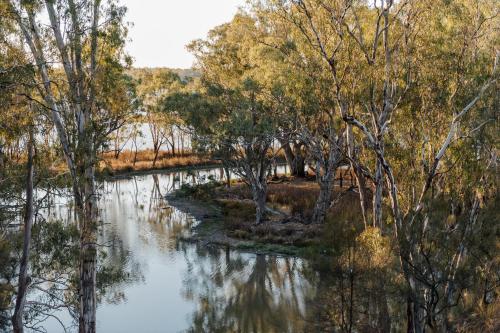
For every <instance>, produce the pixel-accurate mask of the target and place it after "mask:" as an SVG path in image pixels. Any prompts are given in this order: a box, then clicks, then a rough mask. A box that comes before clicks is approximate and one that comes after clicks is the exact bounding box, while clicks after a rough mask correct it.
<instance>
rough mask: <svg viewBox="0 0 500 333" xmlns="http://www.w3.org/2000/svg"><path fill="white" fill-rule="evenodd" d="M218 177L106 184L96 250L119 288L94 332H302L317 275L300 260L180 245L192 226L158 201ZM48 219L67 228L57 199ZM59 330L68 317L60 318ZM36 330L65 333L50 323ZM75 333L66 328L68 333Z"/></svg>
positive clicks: (107, 297) (165, 176) (204, 174)
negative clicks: (120, 276) (117, 275)
mask: <svg viewBox="0 0 500 333" xmlns="http://www.w3.org/2000/svg"><path fill="white" fill-rule="evenodd" d="M220 176H221V172H220V170H216V169H214V170H201V171H194V172H190V173H188V172H172V173H160V174H153V175H141V176H134V177H131V178H127V179H121V180H115V181H110V182H105V183H104V184H103V185H102V186H103V188H102V193H103V195H102V197H101V199H100V208H101V216H102V221H103V223H104V225H103V227H102V229H101V231H100V236H99V238H100V239H99V242H100V243H101V244H104V245H106V252H107V254H108V256H107V257H106V259H105V263H106V264H107V265H110V266H112V267H113V266H114V267H120V268H123V269H124V270H125V272H126V274H127V279H126V282H120V283H117V284H115V285H113V286H112V287H110V288H107V289H106V292H105V293H104V294H103V295H102V296H101V297H100V300H99V302H100V303H99V306H98V310H97V318H98V324H97V326H98V331H99V332H106V333H108V332H121V333H125V332H302V331H304V330H305V329H306V327H307V326H308V318H310V316H311V315H310V314H309V313H308V311H309V310H308V309H309V307H308V306H307V305H308V303H309V302H311V301H312V300H314V299H315V297H316V293H317V287H316V285H317V281H318V274H317V273H315V272H314V271H312V270H311V269H310V268H309V267H308V264H307V262H306V261H305V260H302V259H299V258H292V257H279V256H270V255H256V254H251V253H242V252H238V251H227V250H226V249H221V248H215V247H209V246H202V245H198V244H191V243H187V242H182V241H178V240H177V239H178V236H179V235H181V234H186V233H189V230H190V227H191V226H193V224H195V223H197V221H196V220H195V219H194V218H193V217H192V216H191V215H189V214H187V213H184V212H181V211H179V210H178V209H176V208H175V207H171V206H170V205H169V203H168V201H167V200H166V199H165V195H166V194H168V193H169V192H171V191H173V190H175V189H177V188H179V187H180V186H181V185H182V184H184V183H199V182H206V181H208V180H209V179H218V178H219V177H220ZM48 214H49V216H50V218H53V219H60V220H63V221H71V220H72V217H71V213H70V210H69V209H68V206H67V205H66V204H65V200H64V199H60V200H56V203H55V205H54V206H53V207H52V208H51V210H50V213H48ZM58 317H59V318H60V319H61V321H62V322H63V323H64V324H65V325H68V326H70V325H71V317H70V316H69V315H68V314H66V313H62V312H61V313H59V314H58ZM43 326H44V327H45V329H46V330H47V331H48V332H51V333H52V332H64V330H63V328H62V327H61V325H60V324H59V323H58V322H57V321H56V320H54V319H48V320H47V321H46V322H45V323H44V324H43ZM75 330H76V327H75V326H72V327H70V331H75Z"/></svg>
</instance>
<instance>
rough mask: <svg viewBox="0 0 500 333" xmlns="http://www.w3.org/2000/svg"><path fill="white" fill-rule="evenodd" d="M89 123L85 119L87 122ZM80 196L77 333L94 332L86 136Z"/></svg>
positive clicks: (93, 234) (90, 159) (93, 215)
mask: <svg viewBox="0 0 500 333" xmlns="http://www.w3.org/2000/svg"><path fill="white" fill-rule="evenodd" d="M88 117H90V115H88ZM87 120H89V118H87ZM83 150H84V156H85V159H84V160H83V161H82V163H83V164H84V168H85V169H84V170H85V171H84V177H83V181H84V183H83V193H84V198H85V206H84V210H83V214H81V216H82V215H83V216H82V217H83V223H82V226H81V231H80V290H79V301H80V318H79V332H80V333H95V331H96V306H97V304H96V303H97V301H96V270H97V197H96V192H95V191H96V188H95V166H94V156H93V151H94V149H93V144H92V142H91V138H89V137H88V133H87V134H86V135H85V140H84V147H83Z"/></svg>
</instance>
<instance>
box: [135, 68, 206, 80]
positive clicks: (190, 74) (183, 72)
mask: <svg viewBox="0 0 500 333" xmlns="http://www.w3.org/2000/svg"><path fill="white" fill-rule="evenodd" d="M165 69H168V70H171V71H172V72H174V73H176V74H177V75H179V76H180V78H181V79H182V80H183V81H184V80H186V79H191V78H198V77H200V76H201V73H199V72H197V71H195V70H194V69H191V68H168V67H154V68H150V67H142V68H132V69H131V70H130V72H131V74H132V75H134V74H136V73H137V72H141V71H145V70H147V71H155V70H165Z"/></svg>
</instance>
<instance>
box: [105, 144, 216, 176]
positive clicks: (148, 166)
mask: <svg viewBox="0 0 500 333" xmlns="http://www.w3.org/2000/svg"><path fill="white" fill-rule="evenodd" d="M216 164H219V162H218V161H215V160H212V159H210V158H207V157H205V156H201V155H198V154H194V153H192V152H190V151H189V152H182V153H177V154H175V155H174V154H172V153H170V152H165V151H161V152H160V153H159V154H158V156H157V157H156V160H155V154H154V152H153V151H152V150H149V149H148V150H142V151H138V152H137V153H134V152H132V151H123V152H121V153H120V154H119V155H118V157H116V156H115V155H114V154H112V153H106V154H103V155H102V160H101V162H100V172H101V173H103V174H109V175H116V174H123V173H131V172H141V171H154V170H166V169H174V168H187V167H194V166H209V165H216Z"/></svg>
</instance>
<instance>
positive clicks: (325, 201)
mask: <svg viewBox="0 0 500 333" xmlns="http://www.w3.org/2000/svg"><path fill="white" fill-rule="evenodd" d="M321 178H323V179H322V180H321V181H320V184H319V195H318V199H317V200H316V204H315V206H314V211H313V216H312V220H311V222H312V223H323V222H324V221H325V217H326V213H327V211H328V208H330V204H331V202H332V190H333V182H334V177H333V176H332V175H331V173H329V174H328V175H325V176H322V177H321Z"/></svg>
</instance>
